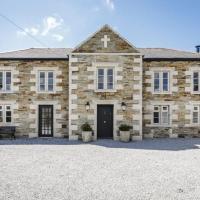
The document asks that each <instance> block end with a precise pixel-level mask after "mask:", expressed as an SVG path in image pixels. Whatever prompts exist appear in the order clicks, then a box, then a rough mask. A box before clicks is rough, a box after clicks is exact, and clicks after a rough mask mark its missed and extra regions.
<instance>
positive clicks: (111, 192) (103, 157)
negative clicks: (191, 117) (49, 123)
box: [0, 139, 200, 200]
mask: <svg viewBox="0 0 200 200" xmlns="http://www.w3.org/2000/svg"><path fill="white" fill-rule="evenodd" d="M199 148H200V139H174V140H173V139H171V140H170V139H157V140H144V141H142V142H132V143H128V144H125V143H120V142H115V141H112V140H99V141H97V142H93V143H90V144H83V143H81V142H69V141H68V140H66V139H29V140H25V139H17V140H15V141H14V140H1V141H0V200H4V199H12V200H22V199H23V200H29V199H37V200H38V199H41V200H57V199H59V200H62V199H66V200H70V199H80V200H86V199H87V200H90V199H91V200H100V199H101V200H119V199H120V200H129V199H130V200H150V199H152V200H162V199H170V200H179V199H181V200H193V199H198V200H199V199H200V150H199Z"/></svg>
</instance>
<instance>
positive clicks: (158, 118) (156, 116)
mask: <svg viewBox="0 0 200 200" xmlns="http://www.w3.org/2000/svg"><path fill="white" fill-rule="evenodd" d="M169 117H170V115H169V106H167V105H164V106H163V105H162V106H160V105H159V106H154V111H153V123H154V124H158V125H169V123H170V120H169Z"/></svg>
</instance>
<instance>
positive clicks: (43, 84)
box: [38, 71, 54, 92]
mask: <svg viewBox="0 0 200 200" xmlns="http://www.w3.org/2000/svg"><path fill="white" fill-rule="evenodd" d="M38 89H39V91H40V92H53V91H54V73H53V72H48V71H46V72H43V71H41V72H39V87H38Z"/></svg>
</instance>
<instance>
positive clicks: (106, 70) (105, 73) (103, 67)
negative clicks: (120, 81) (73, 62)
mask: <svg viewBox="0 0 200 200" xmlns="http://www.w3.org/2000/svg"><path fill="white" fill-rule="evenodd" d="M99 69H103V70H104V78H103V80H104V82H103V83H104V86H103V89H99V88H98V81H99V78H98V70H99ZM109 69H112V70H113V89H107V87H108V85H107V84H108V79H107V73H108V70H109ZM96 91H97V92H115V91H116V90H115V67H113V66H110V67H109V66H106V67H105V66H102V67H101V66H98V67H97V68H96Z"/></svg>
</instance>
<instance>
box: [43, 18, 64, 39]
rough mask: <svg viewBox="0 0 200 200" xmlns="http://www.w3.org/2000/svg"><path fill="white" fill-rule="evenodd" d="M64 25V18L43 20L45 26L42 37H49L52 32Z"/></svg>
mask: <svg viewBox="0 0 200 200" xmlns="http://www.w3.org/2000/svg"><path fill="white" fill-rule="evenodd" d="M62 23H63V19H62V18H59V19H58V18H56V17H52V16H49V17H46V18H44V19H43V24H44V30H43V31H42V33H41V35H43V36H45V35H47V34H48V33H49V32H50V31H51V30H53V29H56V28H57V27H59V26H61V25H62Z"/></svg>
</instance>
